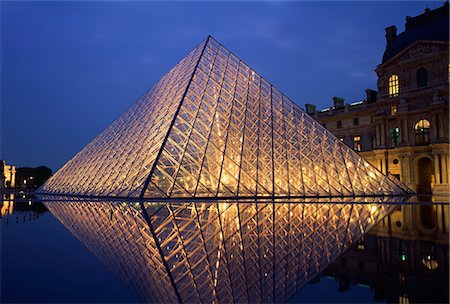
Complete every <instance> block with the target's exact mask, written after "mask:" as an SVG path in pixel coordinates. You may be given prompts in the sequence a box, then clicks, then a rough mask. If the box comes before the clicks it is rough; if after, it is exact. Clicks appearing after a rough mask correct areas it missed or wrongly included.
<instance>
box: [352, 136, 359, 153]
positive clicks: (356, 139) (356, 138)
mask: <svg viewBox="0 0 450 304" xmlns="http://www.w3.org/2000/svg"><path fill="white" fill-rule="evenodd" d="M353 149H354V150H355V151H361V136H353Z"/></svg>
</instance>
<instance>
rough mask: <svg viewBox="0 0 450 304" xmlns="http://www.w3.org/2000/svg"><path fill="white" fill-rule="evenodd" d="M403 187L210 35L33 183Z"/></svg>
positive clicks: (254, 191)
mask: <svg viewBox="0 0 450 304" xmlns="http://www.w3.org/2000/svg"><path fill="white" fill-rule="evenodd" d="M407 192H409V190H408V188H407V187H406V186H404V185H403V184H402V183H400V182H399V181H398V180H397V179H395V178H394V177H392V176H385V175H383V174H382V173H381V172H379V171H378V170H377V169H376V168H374V167H373V166H372V165H370V164H369V163H368V162H367V161H365V160H364V159H363V158H361V157H360V156H359V155H358V154H357V153H355V152H354V151H352V150H351V149H350V148H348V147H347V146H345V145H344V144H342V143H341V142H340V141H339V140H338V139H337V138H336V137H335V136H333V135H332V134H331V133H330V132H328V131H327V130H326V129H325V128H323V127H322V126H321V125H320V124H319V123H317V122H316V121H315V120H314V119H312V118H311V117H310V116H308V115H307V114H306V113H305V112H304V111H303V110H301V109H300V107H298V106H297V105H296V104H294V103H293V102H292V101H291V100H289V99H288V98H287V97H286V96H285V95H283V94H282V93H281V92H280V91H279V90H277V89H276V88H275V87H273V86H272V85H271V84H270V83H269V82H267V81H266V80H265V79H264V78H262V77H261V76H260V75H258V74H257V73H256V72H255V71H254V70H252V69H251V68H250V67H248V66H247V65H246V64H245V63H244V62H242V61H241V60H240V59H239V58H238V57H236V56H235V55H234V54H232V53H231V52H230V51H228V50H227V49H226V48H225V47H223V46H222V45H221V44H220V43H218V42H217V41H216V40H214V39H213V38H212V37H210V36H209V37H208V38H207V39H206V40H205V41H203V42H202V43H200V45H198V46H197V47H196V48H195V49H194V50H193V51H191V52H190V53H189V54H188V55H187V56H186V57H185V58H184V59H183V60H182V61H181V62H180V63H178V64H177V65H176V66H175V67H174V68H173V69H172V70H170V71H169V72H168V73H167V74H166V75H164V76H163V77H162V78H161V80H159V81H158V82H157V83H156V84H155V85H154V86H153V87H152V88H151V89H150V90H149V91H148V92H147V93H145V94H144V95H143V96H142V97H141V98H140V99H139V100H138V101H137V102H136V103H135V104H133V105H132V106H131V107H130V108H129V109H128V110H127V111H126V112H125V113H124V114H123V115H122V116H120V117H119V118H118V119H117V120H115V121H114V122H113V123H112V124H111V125H110V126H109V127H108V128H106V130H104V131H103V132H102V133H101V134H100V135H98V136H97V137H96V138H95V139H94V140H93V141H92V142H90V143H89V144H88V145H87V146H86V147H85V148H84V149H82V150H81V151H80V152H79V153H78V154H76V155H75V156H74V157H73V158H72V159H71V160H70V161H68V162H67V163H66V164H65V165H64V166H63V167H62V168H61V169H60V170H59V171H58V172H57V173H56V174H55V175H54V176H53V177H52V178H51V179H50V180H49V181H47V183H46V184H44V185H43V186H42V187H41V188H40V189H39V190H38V193H52V194H67V195H82V196H102V197H124V198H125V197H130V198H131V197H133V198H151V197H174V198H175V197H198V198H202V197H235V196H237V197H263V196H277V197H281V196H289V197H309V196H315V197H317V196H318V197H322V196H324V197H329V196H367V195H370V196H374V195H375V196H378V195H380V196H381V195H401V194H405V193H407Z"/></svg>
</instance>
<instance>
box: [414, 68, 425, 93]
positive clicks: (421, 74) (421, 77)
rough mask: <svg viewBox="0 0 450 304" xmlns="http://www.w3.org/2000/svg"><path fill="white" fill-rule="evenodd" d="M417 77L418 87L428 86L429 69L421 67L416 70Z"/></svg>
mask: <svg viewBox="0 0 450 304" xmlns="http://www.w3.org/2000/svg"><path fill="white" fill-rule="evenodd" d="M416 79H417V87H418V88H421V87H426V86H427V85H428V73H427V69H425V68H420V69H418V70H417V72H416Z"/></svg>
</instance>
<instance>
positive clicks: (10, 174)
mask: <svg viewBox="0 0 450 304" xmlns="http://www.w3.org/2000/svg"><path fill="white" fill-rule="evenodd" d="M15 185H16V167H15V166H12V165H7V164H6V162H5V161H4V160H0V189H3V188H14V187H15Z"/></svg>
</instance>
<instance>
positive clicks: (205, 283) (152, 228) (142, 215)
mask: <svg viewBox="0 0 450 304" xmlns="http://www.w3.org/2000/svg"><path fill="white" fill-rule="evenodd" d="M43 199H44V203H41V202H39V201H36V200H29V201H28V200H22V201H20V202H19V201H17V200H16V201H11V200H5V201H3V203H2V209H1V210H2V219H1V227H2V244H1V245H2V246H1V250H2V264H1V265H2V271H1V274H2V280H1V282H2V283H1V284H2V293H1V295H2V299H1V300H2V302H127V303H129V302H171V303H172V302H180V301H181V302H217V303H219V302H222V303H225V302H226V303H228V302H251V303H255V302H264V303H266V302H290V303H297V302H341V303H346V302H380V301H381V302H400V303H409V302H411V303H412V302H418V301H426V302H446V301H447V302H448V290H449V289H448V266H449V265H448V220H449V218H448V213H449V210H448V204H439V203H433V204H426V203H425V204H419V203H404V202H399V201H398V199H395V200H394V199H393V198H387V199H384V200H380V199H375V198H361V199H355V198H353V199H352V200H349V199H340V200H339V201H336V199H333V200H327V199H321V200H317V199H316V200H315V201H313V200H311V199H310V200H299V199H297V200H286V199H285V200H279V201H278V200H277V201H273V200H239V201H237V200H227V201H213V200H211V201H203V202H202V201H190V202H189V201H161V202H142V201H134V202H133V201H127V202H125V201H99V200H86V199H79V198H70V197H43ZM47 210H49V211H50V212H49V211H47ZM61 224H62V225H61ZM63 226H64V227H65V228H64V227H63ZM69 232H70V233H69ZM93 256H95V258H96V259H95V258H93Z"/></svg>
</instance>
